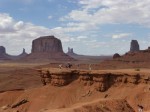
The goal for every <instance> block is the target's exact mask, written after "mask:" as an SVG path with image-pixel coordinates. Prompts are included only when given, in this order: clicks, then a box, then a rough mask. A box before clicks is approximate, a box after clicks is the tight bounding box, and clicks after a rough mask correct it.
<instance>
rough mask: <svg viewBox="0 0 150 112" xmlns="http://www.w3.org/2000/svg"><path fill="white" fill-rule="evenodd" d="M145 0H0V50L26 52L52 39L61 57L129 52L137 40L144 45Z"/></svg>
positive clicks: (147, 41)
mask: <svg viewBox="0 0 150 112" xmlns="http://www.w3.org/2000/svg"><path fill="white" fill-rule="evenodd" d="M149 4H150V0H142V1H141V0H115V1H114V0H1V1H0V46H5V47H6V50H7V53H9V54H14V55H16V54H19V53H20V52H21V51H22V49H23V48H25V49H26V51H27V52H28V53H30V51H31V43H32V40H33V39H35V38H38V37H40V36H44V35H54V36H55V37H57V38H59V39H61V40H62V44H63V49H64V52H66V51H67V47H73V48H74V51H75V52H76V53H78V54H87V55H110V54H114V53H116V52H118V53H120V54H123V53H125V52H127V51H129V45H130V41H131V40H132V39H137V40H138V41H139V43H140V47H141V49H146V48H147V47H148V46H150V12H149V10H150V6H149Z"/></svg>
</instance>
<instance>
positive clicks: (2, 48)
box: [0, 46, 6, 54]
mask: <svg viewBox="0 0 150 112" xmlns="http://www.w3.org/2000/svg"><path fill="white" fill-rule="evenodd" d="M5 53H6V50H5V47H3V46H0V54H5Z"/></svg>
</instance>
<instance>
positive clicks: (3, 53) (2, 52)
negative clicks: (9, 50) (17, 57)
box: [0, 46, 9, 60]
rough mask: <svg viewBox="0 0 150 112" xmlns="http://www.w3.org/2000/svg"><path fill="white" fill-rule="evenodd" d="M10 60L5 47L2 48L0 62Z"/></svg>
mask: <svg viewBox="0 0 150 112" xmlns="http://www.w3.org/2000/svg"><path fill="white" fill-rule="evenodd" d="M7 59H9V58H8V56H7V54H6V49H5V47H4V46H0V60H7Z"/></svg>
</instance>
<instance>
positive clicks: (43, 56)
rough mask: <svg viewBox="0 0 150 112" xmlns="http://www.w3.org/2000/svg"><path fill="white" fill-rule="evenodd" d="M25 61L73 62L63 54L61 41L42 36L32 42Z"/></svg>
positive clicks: (52, 37)
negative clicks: (29, 52)
mask: <svg viewBox="0 0 150 112" xmlns="http://www.w3.org/2000/svg"><path fill="white" fill-rule="evenodd" d="M26 59H27V60H30V61H48V60H59V61H60V60H62V61H65V60H68V61H70V60H74V59H73V58H71V57H70V56H68V55H67V54H65V53H64V52H63V48H62V43H61V41H60V40H59V39H57V38H55V37H54V36H43V37H39V38H37V39H35V40H33V42H32V51H31V54H29V55H28V56H27V57H26Z"/></svg>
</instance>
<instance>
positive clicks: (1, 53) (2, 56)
mask: <svg viewBox="0 0 150 112" xmlns="http://www.w3.org/2000/svg"><path fill="white" fill-rule="evenodd" d="M27 55H28V54H27V53H26V52H25V49H23V52H22V53H21V54H20V55H16V56H13V55H9V54H7V53H6V49H5V47H4V46H0V60H19V59H22V58H24V57H26V56H27Z"/></svg>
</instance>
